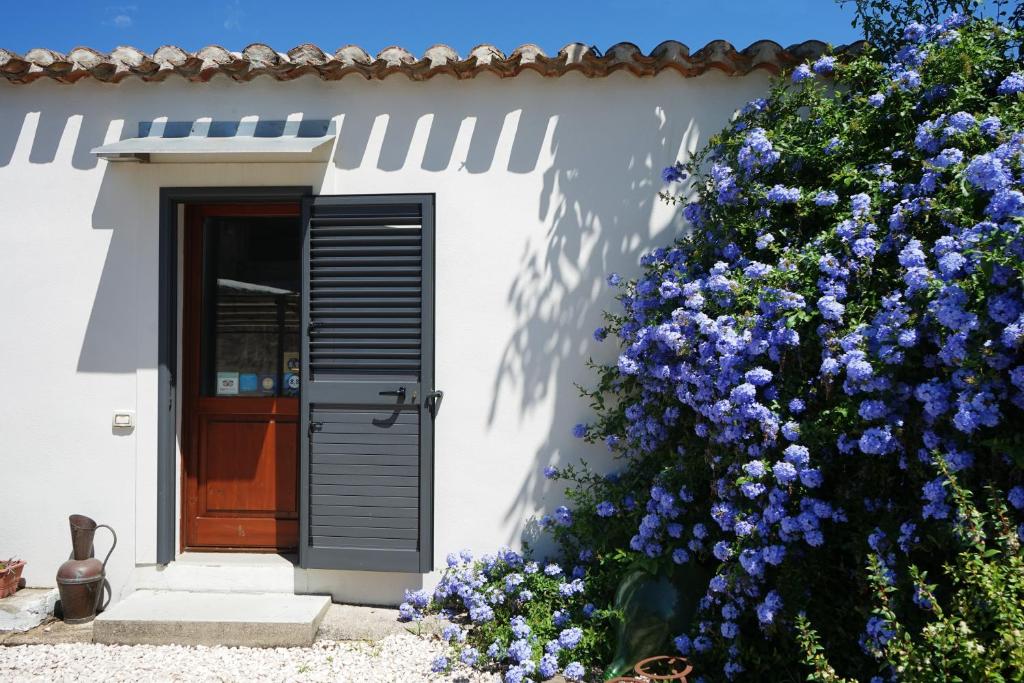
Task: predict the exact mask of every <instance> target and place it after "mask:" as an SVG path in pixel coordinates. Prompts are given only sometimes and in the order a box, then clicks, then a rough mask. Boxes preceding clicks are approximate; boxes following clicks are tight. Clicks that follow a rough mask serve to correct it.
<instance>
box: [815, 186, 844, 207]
mask: <svg viewBox="0 0 1024 683" xmlns="http://www.w3.org/2000/svg"><path fill="white" fill-rule="evenodd" d="M814 203H815V204H817V205H818V206H835V205H836V204H838V203H839V195H838V194H836V193H835V192H833V191H832V190H823V191H821V192H819V193H818V194H816V195H814Z"/></svg>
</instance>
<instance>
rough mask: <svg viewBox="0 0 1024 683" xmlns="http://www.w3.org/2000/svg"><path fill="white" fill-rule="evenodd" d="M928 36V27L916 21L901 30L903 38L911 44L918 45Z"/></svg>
mask: <svg viewBox="0 0 1024 683" xmlns="http://www.w3.org/2000/svg"><path fill="white" fill-rule="evenodd" d="M927 35H928V27H927V26H925V25H924V24H921V23H918V22H916V21H914V22H911V23H910V24H908V25H907V27H906V28H904V29H903V38H904V39H905V40H907V41H908V42H911V43H920V42H921V41H922V40H924V39H925V38H926V37H927Z"/></svg>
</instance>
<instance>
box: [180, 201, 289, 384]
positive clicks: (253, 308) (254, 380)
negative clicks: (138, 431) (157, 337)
mask: <svg viewBox="0 0 1024 683" xmlns="http://www.w3.org/2000/svg"><path fill="white" fill-rule="evenodd" d="M301 241H302V232H301V229H300V224H299V218H298V217H228V218H208V219H207V220H206V222H205V224H204V225H203V315H202V332H201V339H200V352H201V354H202V362H201V372H202V390H203V395H204V396H297V395H298V389H299V287H300V279H299V278H300V267H299V256H300V253H301V244H302V242H301Z"/></svg>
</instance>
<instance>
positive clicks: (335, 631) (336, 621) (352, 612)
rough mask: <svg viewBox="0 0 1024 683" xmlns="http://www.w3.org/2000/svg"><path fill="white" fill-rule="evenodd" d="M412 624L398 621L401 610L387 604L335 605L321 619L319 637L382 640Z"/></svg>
mask: <svg viewBox="0 0 1024 683" xmlns="http://www.w3.org/2000/svg"><path fill="white" fill-rule="evenodd" d="M407 627H408V624H403V623H401V622H399V621H398V610H396V609H388V608H387V607H361V606H359V605H331V606H330V608H329V609H328V610H327V614H325V615H324V620H323V621H322V622H320V632H319V633H318V634H317V639H318V640H380V639H382V638H386V637H387V636H390V635H392V634H395V633H404V632H405V631H406V630H407Z"/></svg>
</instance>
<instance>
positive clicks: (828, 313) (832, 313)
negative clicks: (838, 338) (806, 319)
mask: <svg viewBox="0 0 1024 683" xmlns="http://www.w3.org/2000/svg"><path fill="white" fill-rule="evenodd" d="M818 310H819V311H820V312H821V316H822V317H823V318H825V320H831V321H836V322H839V321H841V320H842V319H843V313H845V312H846V306H844V305H843V304H841V303H839V302H838V301H837V300H836V298H835V297H834V296H823V297H821V298H820V299H818Z"/></svg>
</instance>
